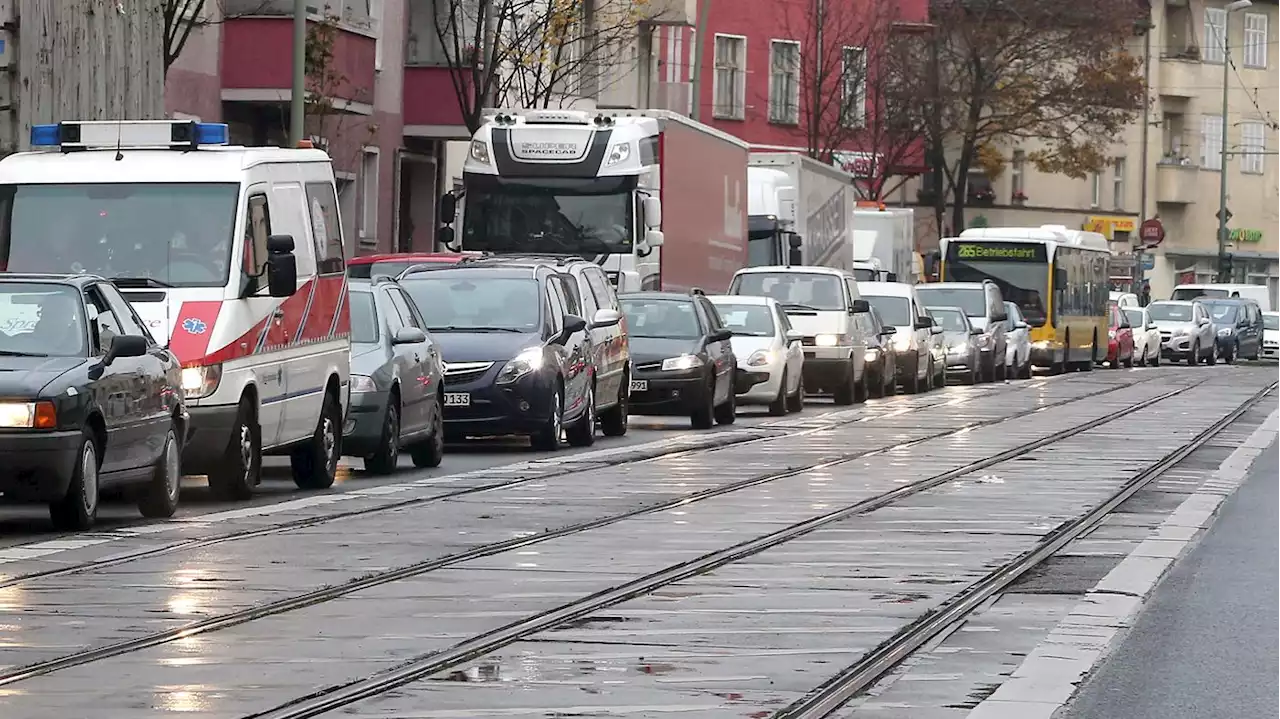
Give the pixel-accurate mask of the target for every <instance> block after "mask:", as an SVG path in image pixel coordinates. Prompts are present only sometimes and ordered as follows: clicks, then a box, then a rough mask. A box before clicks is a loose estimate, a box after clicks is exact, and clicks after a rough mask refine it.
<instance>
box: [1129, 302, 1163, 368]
mask: <svg viewBox="0 0 1280 719" xmlns="http://www.w3.org/2000/svg"><path fill="white" fill-rule="evenodd" d="M1120 311H1121V312H1124V316H1125V318H1126V319H1128V320H1129V326H1130V327H1132V329H1133V361H1134V362H1135V363H1136V364H1138V366H1140V367H1146V366H1148V365H1149V366H1151V367H1158V366H1160V330H1158V329H1156V323H1155V322H1152V321H1151V315H1150V313H1148V312H1147V308H1146V307H1121V308H1120Z"/></svg>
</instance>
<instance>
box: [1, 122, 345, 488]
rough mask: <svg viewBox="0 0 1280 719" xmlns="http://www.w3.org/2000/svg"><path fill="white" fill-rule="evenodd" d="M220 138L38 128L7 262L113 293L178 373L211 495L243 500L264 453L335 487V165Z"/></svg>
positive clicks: (17, 161) (189, 459)
mask: <svg viewBox="0 0 1280 719" xmlns="http://www.w3.org/2000/svg"><path fill="white" fill-rule="evenodd" d="M227 144H228V131H227V126H226V125H221V124H212V123H197V122H189V121H168V120H163V121H120V122H114V121H113V122H62V123H59V124H55V125H36V126H34V127H32V129H31V145H32V147H33V148H36V150H35V151H33V152H24V153H18V154H15V155H10V156H8V157H6V158H4V159H3V160H0V261H2V262H3V265H0V268H3V269H5V270H8V271H13V272H85V273H92V274H98V275H102V276H103V277H107V278H109V279H111V280H112V281H113V282H115V284H116V285H117V286H118V287H119V288H120V289H121V291H122V292H123V293H124V295H125V297H126V298H127V299H128V300H129V301H130V303H131V304H132V305H133V306H134V308H135V309H136V310H137V312H138V314H139V316H140V317H141V318H142V319H143V320H144V321H145V322H146V324H147V329H148V331H149V332H150V333H151V334H153V335H154V336H155V337H156V338H157V339H158V340H159V341H160V342H161V344H167V347H168V350H169V351H170V352H171V353H172V354H173V355H174V356H175V357H176V358H177V359H178V361H179V362H180V363H181V364H182V367H183V370H182V384H183V391H184V393H185V394H186V397H187V405H188V408H189V410H190V414H191V424H190V427H189V429H188V436H187V438H186V439H187V441H186V442H185V443H184V447H183V464H184V466H183V470H184V472H185V473H187V474H207V475H208V477H209V485H210V488H211V489H212V490H213V492H214V494H215V495H217V496H219V497H222V498H227V499H246V498H248V497H249V496H250V495H251V494H252V492H253V488H254V486H255V485H257V484H258V482H259V480H260V478H261V471H262V456H263V454H265V453H270V454H288V455H289V456H290V458H291V460H292V468H293V477H294V481H295V482H296V483H297V485H298V486H299V487H304V488H324V487H328V486H330V485H331V484H332V483H333V481H334V476H335V473H336V470H337V463H338V458H339V457H340V456H341V440H342V431H343V422H344V420H345V417H346V407H347V399H348V389H349V388H348V373H349V365H350V355H349V352H350V342H349V335H350V324H351V322H350V314H349V311H348V307H347V302H346V298H347V286H346V273H345V266H344V265H345V263H344V258H343V236H342V223H341V219H340V217H339V214H338V213H339V211H338V199H337V192H336V188H335V185H334V176H333V169H332V167H331V165H330V162H329V157H328V155H326V154H325V153H323V152H321V151H319V150H311V149H278V148H245V147H230V146H227ZM166 341H167V342H166Z"/></svg>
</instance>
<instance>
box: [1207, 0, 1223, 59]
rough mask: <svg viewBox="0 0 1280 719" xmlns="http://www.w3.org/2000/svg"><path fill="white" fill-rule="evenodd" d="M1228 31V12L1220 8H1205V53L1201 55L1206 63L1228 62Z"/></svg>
mask: <svg viewBox="0 0 1280 719" xmlns="http://www.w3.org/2000/svg"><path fill="white" fill-rule="evenodd" d="M1226 31H1227V11H1226V10H1224V9H1222V8H1220V7H1207V8H1205V9H1204V52H1203V54H1202V55H1201V57H1202V58H1203V59H1204V61H1205V62H1214V63H1217V62H1226V58H1227V51H1226V44H1225V42H1224V41H1225V40H1226V37H1225V33H1226Z"/></svg>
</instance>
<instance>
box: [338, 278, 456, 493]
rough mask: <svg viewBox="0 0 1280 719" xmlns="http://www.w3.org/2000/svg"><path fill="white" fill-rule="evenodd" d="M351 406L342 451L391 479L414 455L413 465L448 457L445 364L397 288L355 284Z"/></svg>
mask: <svg viewBox="0 0 1280 719" xmlns="http://www.w3.org/2000/svg"><path fill="white" fill-rule="evenodd" d="M349 283H350V300H349V302H350V305H351V409H350V412H349V414H348V416H347V422H346V426H345V427H344V428H343V438H342V452H343V454H346V455H348V456H355V457H363V458H364V466H365V469H366V470H368V471H370V472H372V473H374V474H390V473H391V472H394V471H395V469H396V464H397V463H398V461H399V459H400V448H401V447H405V448H407V449H408V450H409V455H410V456H411V457H412V458H413V464H414V466H416V467H437V466H439V465H440V462H441V460H442V459H443V457H444V421H443V420H444V417H443V406H444V405H443V399H442V398H443V396H444V395H443V392H444V380H443V378H444V366H443V365H444V362H443V361H442V359H441V357H440V350H439V348H437V347H436V344H435V342H434V341H433V340H432V339H431V337H430V336H429V335H428V334H427V332H426V329H425V327H426V323H425V322H423V320H422V315H421V313H420V312H419V311H418V308H417V306H416V305H414V303H413V300H412V299H410V298H409V295H408V294H406V293H405V291H404V290H403V289H402V288H401V287H400V285H399V283H397V282H396V281H395V280H392V279H390V278H387V277H378V278H376V279H374V280H373V281H372V282H370V281H362V280H356V279H352V280H349Z"/></svg>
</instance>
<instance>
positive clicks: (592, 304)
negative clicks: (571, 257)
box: [576, 272, 600, 322]
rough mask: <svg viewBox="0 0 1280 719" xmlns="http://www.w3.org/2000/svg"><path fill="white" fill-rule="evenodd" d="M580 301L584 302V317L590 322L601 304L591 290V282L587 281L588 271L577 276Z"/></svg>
mask: <svg viewBox="0 0 1280 719" xmlns="http://www.w3.org/2000/svg"><path fill="white" fill-rule="evenodd" d="M576 279H577V283H576V284H577V286H578V301H579V302H581V303H582V315H581V317H582V319H584V320H586V321H588V322H590V321H591V318H592V317H595V316H596V310H598V309H599V308H600V304H599V303H598V302H596V296H595V293H594V292H592V291H591V284H590V283H589V282H588V281H587V276H586V273H585V272H584V273H583V274H581V275H578V276H577V278H576Z"/></svg>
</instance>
